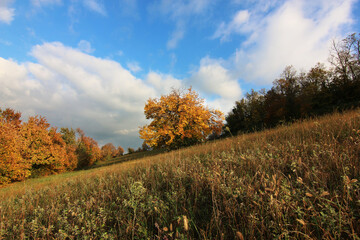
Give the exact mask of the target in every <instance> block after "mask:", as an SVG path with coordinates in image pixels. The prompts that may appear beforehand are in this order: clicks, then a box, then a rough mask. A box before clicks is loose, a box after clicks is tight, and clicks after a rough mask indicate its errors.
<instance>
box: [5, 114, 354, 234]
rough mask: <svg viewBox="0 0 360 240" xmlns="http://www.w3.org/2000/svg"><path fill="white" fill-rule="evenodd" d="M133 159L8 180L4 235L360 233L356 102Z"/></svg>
mask: <svg viewBox="0 0 360 240" xmlns="http://www.w3.org/2000/svg"><path fill="white" fill-rule="evenodd" d="M127 160H129V161H126V162H122V163H118V164H112V165H108V166H100V167H98V168H93V169H89V170H84V171H79V172H72V173H66V174H61V175H56V176H50V177H46V178H39V179H30V180H28V181H25V182H22V183H16V184H12V185H10V186H8V187H5V188H2V189H0V199H1V203H0V222H1V225H0V239H19V238H20V239H21V238H26V239H55V238H56V239H313V238H315V239H359V238H360V112H359V111H358V110H356V111H351V112H347V113H344V114H340V113H336V114H333V115H329V116H325V117H322V118H319V119H314V120H308V121H303V122H299V123H295V124H293V125H290V126H282V127H279V128H276V129H272V130H267V131H264V132H259V133H252V134H246V135H241V136H238V137H234V138H229V139H224V140H219V141H214V142H209V143H206V144H203V145H199V146H193V147H189V148H185V149H181V150H177V151H172V152H168V153H162V154H158V155H154V156H148V157H143V158H138V159H135V160H130V159H127ZM116 161H118V160H114V162H116Z"/></svg>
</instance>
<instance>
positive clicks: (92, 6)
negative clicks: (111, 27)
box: [84, 0, 106, 16]
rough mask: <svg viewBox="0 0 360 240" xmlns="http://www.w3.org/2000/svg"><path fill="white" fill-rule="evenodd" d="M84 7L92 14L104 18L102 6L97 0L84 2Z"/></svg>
mask: <svg viewBox="0 0 360 240" xmlns="http://www.w3.org/2000/svg"><path fill="white" fill-rule="evenodd" d="M84 6H85V7H86V8H88V9H89V10H91V11H93V12H96V13H99V14H101V15H104V16H105V15H106V10H105V6H104V4H102V3H100V2H99V1H98V0H84Z"/></svg>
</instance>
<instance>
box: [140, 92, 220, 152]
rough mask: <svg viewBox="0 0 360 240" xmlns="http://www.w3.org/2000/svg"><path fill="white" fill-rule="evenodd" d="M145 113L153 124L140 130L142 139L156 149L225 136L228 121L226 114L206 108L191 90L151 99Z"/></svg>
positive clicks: (186, 144) (202, 101) (187, 144)
mask: <svg viewBox="0 0 360 240" xmlns="http://www.w3.org/2000/svg"><path fill="white" fill-rule="evenodd" d="M144 113H145V116H146V118H147V119H152V122H151V123H150V124H149V125H145V126H143V127H141V128H140V131H139V133H140V137H141V138H142V139H144V141H145V143H146V144H147V145H148V146H149V147H155V148H161V147H168V148H177V147H181V146H189V145H192V144H195V143H198V142H201V141H204V140H205V139H206V138H207V137H208V136H209V135H210V134H213V133H215V134H220V133H221V130H222V126H223V120H224V116H223V113H222V112H220V111H219V110H212V109H209V108H208V107H207V106H205V104H204V100H203V99H201V98H200V97H199V95H198V94H197V93H196V92H195V91H193V90H192V89H191V88H189V89H188V90H187V91H180V90H176V89H174V90H172V91H171V93H170V94H168V95H163V96H161V97H160V98H159V99H149V100H148V101H147V103H146V105H145V108H144Z"/></svg>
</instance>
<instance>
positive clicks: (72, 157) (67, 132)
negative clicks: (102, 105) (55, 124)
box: [60, 127, 78, 171]
mask: <svg viewBox="0 0 360 240" xmlns="http://www.w3.org/2000/svg"><path fill="white" fill-rule="evenodd" d="M60 133H61V137H62V139H63V140H64V142H65V143H66V152H67V158H68V166H67V169H68V170H70V171H71V170H74V169H76V168H77V166H78V157H77V155H76V149H77V140H76V133H75V130H74V129H72V128H71V129H69V128H64V127H63V128H61V129H60Z"/></svg>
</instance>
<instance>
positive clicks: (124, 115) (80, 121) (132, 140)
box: [0, 42, 157, 147]
mask: <svg viewBox="0 0 360 240" xmlns="http://www.w3.org/2000/svg"><path fill="white" fill-rule="evenodd" d="M30 54H31V55H32V56H33V57H34V58H35V59H36V61H37V62H26V63H17V62H15V61H13V60H7V59H3V58H0V85H1V86H2V87H1V88H0V102H2V103H6V105H5V106H4V105H3V106H1V107H12V108H14V109H16V110H19V111H21V112H22V113H23V114H24V117H25V118H26V117H27V116H30V115H35V114H40V115H43V116H45V117H46V118H47V119H48V120H49V122H50V123H51V124H53V125H55V126H58V127H62V126H67V127H74V128H76V127H81V128H83V129H84V130H85V132H86V133H88V134H89V135H90V136H92V137H94V138H95V139H97V140H99V141H100V144H104V143H106V142H113V143H114V144H122V143H127V144H129V145H130V146H132V147H136V146H138V145H140V139H139V138H138V136H137V132H134V131H132V130H133V129H134V128H137V127H138V126H140V125H143V124H144V123H145V119H144V117H143V107H144V104H145V102H146V100H147V98H149V97H155V96H157V92H156V90H155V89H154V88H152V87H150V86H148V85H147V84H145V83H144V82H143V81H142V80H140V79H137V78H136V77H134V76H133V75H132V74H131V73H130V72H129V71H128V70H126V69H124V68H123V67H122V66H121V65H120V64H119V63H117V62H114V61H111V60H106V59H101V58H96V57H93V56H90V55H88V54H86V53H83V52H81V51H79V50H77V49H73V48H70V47H66V46H64V45H63V44H61V43H57V42H55V43H44V44H42V45H36V46H34V47H33V48H32V51H31V53H30ZM120 130H122V131H120ZM130 130H131V131H130ZM125 133H126V134H127V136H126V138H125V137H124V135H123V134H125ZM125 147H126V146H125Z"/></svg>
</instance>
